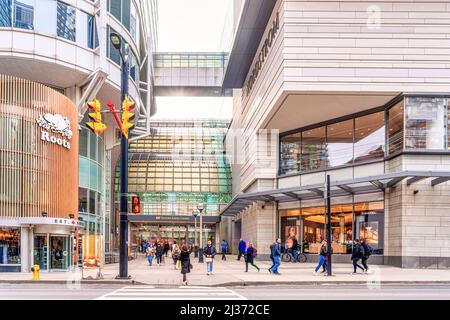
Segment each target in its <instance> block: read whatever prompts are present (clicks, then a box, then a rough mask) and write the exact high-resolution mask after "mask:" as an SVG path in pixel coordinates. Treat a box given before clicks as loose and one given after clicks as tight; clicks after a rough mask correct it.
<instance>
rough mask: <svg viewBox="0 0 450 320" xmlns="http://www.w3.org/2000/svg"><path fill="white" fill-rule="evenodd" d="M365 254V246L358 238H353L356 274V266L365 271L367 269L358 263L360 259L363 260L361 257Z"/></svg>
mask: <svg viewBox="0 0 450 320" xmlns="http://www.w3.org/2000/svg"><path fill="white" fill-rule="evenodd" d="M363 256H364V248H363V246H362V245H361V244H360V243H359V240H358V239H355V240H353V252H352V258H351V259H352V262H353V273H352V274H356V273H357V272H356V268H360V269H361V270H362V271H363V272H365V269H364V268H363V267H362V266H361V265H359V264H358V261H359V260H361V258H362V257H363Z"/></svg>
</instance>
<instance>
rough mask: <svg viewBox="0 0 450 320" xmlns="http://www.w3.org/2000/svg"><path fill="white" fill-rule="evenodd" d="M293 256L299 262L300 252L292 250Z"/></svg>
mask: <svg viewBox="0 0 450 320" xmlns="http://www.w3.org/2000/svg"><path fill="white" fill-rule="evenodd" d="M292 256H293V257H294V260H295V261H297V259H298V250H292Z"/></svg>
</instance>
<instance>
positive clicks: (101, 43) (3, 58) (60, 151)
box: [0, 0, 157, 272]
mask: <svg viewBox="0 0 450 320" xmlns="http://www.w3.org/2000/svg"><path fill="white" fill-rule="evenodd" d="M156 11H157V4H156V0H151V1H136V0H108V1H92V0H78V1H72V0H67V1H59V0H21V1H18V0H0V74H2V86H3V87H2V89H1V90H2V91H1V92H2V94H3V95H5V96H2V100H1V101H0V103H1V109H0V114H1V116H2V117H3V118H2V121H4V122H3V123H2V125H1V127H0V130H6V131H2V137H1V138H0V139H2V140H1V141H2V144H1V145H0V149H1V158H0V171H1V172H2V173H1V174H2V176H1V179H0V184H2V187H0V217H2V218H0V247H1V248H2V249H1V250H2V251H1V252H0V253H1V257H2V258H1V259H0V271H20V270H22V271H28V272H29V271H30V266H31V265H33V264H34V263H37V264H39V265H40V266H41V270H49V271H52V270H57V269H58V270H68V269H69V267H70V266H71V265H76V264H83V265H84V266H85V267H98V266H99V265H100V263H101V262H102V261H103V260H106V263H108V262H111V261H114V260H112V259H111V257H113V256H114V255H113V254H112V253H113V252H114V251H115V248H114V246H113V245H112V243H114V241H113V239H112V238H113V237H114V230H111V228H112V227H113V226H112V224H111V215H112V213H111V207H110V203H111V201H110V199H111V198H113V197H111V194H112V192H113V188H114V186H113V183H112V182H111V174H110V171H111V169H110V168H111V163H113V161H115V157H117V152H114V151H115V150H117V149H119V147H118V145H119V143H120V138H119V137H120V135H119V134H118V129H117V127H116V124H115V121H114V119H113V117H112V116H110V115H105V116H104V119H103V120H104V122H106V124H107V126H108V130H107V131H106V132H105V133H104V134H103V135H102V136H96V135H94V134H92V133H91V132H90V131H89V130H88V129H87V128H86V126H85V123H86V121H87V109H88V108H87V105H86V102H87V101H89V100H92V99H93V98H95V97H96V98H98V99H99V100H100V101H101V102H102V105H103V107H104V108H105V109H106V108H107V107H106V103H107V101H109V100H112V101H113V102H114V104H115V105H116V106H120V80H121V64H122V62H121V58H120V55H119V52H118V50H117V49H115V48H114V47H113V46H112V45H111V43H110V34H111V33H112V32H115V33H117V34H119V36H120V37H121V38H122V40H123V41H122V43H123V44H124V45H123V49H125V44H127V45H128V48H129V57H130V61H129V62H130V78H129V95H130V97H131V98H132V99H133V101H135V102H136V109H135V114H136V129H135V130H134V131H133V133H134V134H136V135H140V134H146V133H148V128H149V127H148V121H149V119H150V115H151V114H152V113H153V112H154V106H155V103H154V97H153V90H152V85H153V59H152V52H153V50H154V49H155V47H156V43H157V36H156V31H157V30H156V29H157V13H156ZM3 75H4V76H3ZM8 76H12V77H14V78H8ZM5 79H6V80H5ZM11 79H13V80H11ZM5 86H8V88H7V90H8V91H5V90H6V89H5V88H6V87H5ZM11 88H12V89H11ZM11 90H12V91H11ZM36 95H38V96H36ZM58 99H59V100H58ZM16 109H17V110H16ZM39 116H42V117H43V119H44V120H45V121H46V120H47V119H51V118H52V117H53V118H55V117H56V118H57V119H59V120H60V116H61V117H63V118H67V119H68V121H70V125H71V132H72V134H73V136H72V137H71V139H70V141H69V139H68V137H65V138H64V137H63V136H61V134H54V133H55V132H48V130H47V131H45V132H48V136H47V135H45V136H44V139H45V141H44V140H42V139H41V136H39V137H37V136H36V135H37V134H40V131H39V132H38V127H37V126H38V125H39V123H38V122H36V121H37V117H39ZM44 120H42V121H41V122H40V123H42V125H46V124H45V122H44ZM10 123H12V124H11V125H10ZM25 126H28V127H27V129H26V130H27V131H23V130H25V129H22V128H25ZM46 126H47V127H48V128H52V127H49V125H48V124H47V125H46ZM21 130H22V131H21ZM17 131H18V132H17ZM54 138H56V139H57V140H56V145H55V144H54V143H53V141H52V139H54ZM58 139H59V140H58ZM49 140H50V141H49ZM59 141H60V142H61V145H60V144H59ZM28 142H29V143H30V146H29V148H32V149H33V150H37V151H39V152H37V153H36V156H35V158H33V153H34V152H33V150H26V148H27V147H28V145H27V143H28ZM68 144H70V150H69V149H68V147H67V145H68ZM41 145H42V146H41ZM44 147H45V148H44ZM22 149H23V150H22ZM74 156H75V157H76V161H75V163H76V166H75V167H73V163H72V162H73V159H72V157H74ZM27 157H28V158H29V159H28V158H27ZM69 159H70V161H69ZM25 161H27V162H25ZM28 161H29V162H28ZM20 163H23V164H20ZM19 164H20V165H19ZM63 165H64V166H65V167H64V168H63V167H62V166H63ZM22 167H23V169H20V168H22ZM27 168H29V169H27ZM62 173H64V178H61V176H60V175H61V174H62ZM72 175H75V176H72ZM5 177H6V178H5ZM67 177H69V178H70V179H67ZM44 178H45V179H44ZM69 184H70V185H69ZM29 187H32V190H33V195H32V196H33V197H31V198H27V197H30V195H29V190H28V189H27V188H29ZM27 190H28V191H27ZM10 192H13V194H12V195H11V194H10ZM41 193H42V195H41ZM48 197H51V198H48ZM21 203H23V204H21ZM69 214H70V217H72V215H73V217H74V218H73V221H74V222H75V224H76V225H77V226H78V227H77V230H76V232H75V234H76V233H78V236H74V237H73V239H72V238H70V237H69V240H67V236H70V235H71V234H72V233H73V232H74V231H75V229H74V227H72V225H71V226H70V228H69V226H68V224H69V223H71V222H72V220H70V217H69ZM4 217H7V219H6V220H5V219H3V218H4ZM10 218H14V219H13V220H11V219H10ZM53 218H60V219H61V220H58V222H57V221H56V220H53ZM17 219H18V220H17ZM30 219H31V220H30ZM36 219H37V220H36ZM64 219H69V220H67V221H66V220H64ZM22 220H23V221H26V222H27V226H28V227H29V229H26V230H34V231H25V229H24V227H23V224H22V222H23V221H22ZM59 221H61V223H62V225H61V223H60V222H59ZM28 227H27V228H28ZM60 236H63V237H66V238H58V237H60ZM53 239H55V240H53ZM55 246H56V247H58V248H60V249H61V247H64V249H62V252H63V253H64V252H66V253H67V255H65V256H64V258H63V259H59V260H61V261H62V262H61V263H59V262H58V263H57V264H53V262H52V261H54V260H55V258H54V257H55V252H56V251H54V247H55ZM66 248H67V249H66ZM58 256H59V254H58ZM39 257H40V258H39ZM104 257H105V259H103V258H104Z"/></svg>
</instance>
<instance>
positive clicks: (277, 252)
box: [269, 238, 281, 275]
mask: <svg viewBox="0 0 450 320" xmlns="http://www.w3.org/2000/svg"><path fill="white" fill-rule="evenodd" d="M272 256H273V267H272V268H270V269H269V272H270V273H273V274H277V275H281V273H279V272H278V268H279V267H280V265H281V258H280V257H281V239H280V238H278V239H277V240H276V241H275V243H274V245H273V249H272Z"/></svg>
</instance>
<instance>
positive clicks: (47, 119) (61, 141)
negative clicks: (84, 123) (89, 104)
mask: <svg viewBox="0 0 450 320" xmlns="http://www.w3.org/2000/svg"><path fill="white" fill-rule="evenodd" d="M36 122H37V123H38V125H39V126H40V127H41V128H42V130H41V140H42V141H47V142H50V143H54V144H57V145H60V146H62V147H64V148H66V149H68V150H70V142H69V140H70V139H72V136H73V133H72V130H70V121H69V119H68V118H67V117H63V116H62V115H59V114H50V113H46V114H44V115H43V116H42V115H41V116H39V117H38V118H37V120H36ZM52 133H57V134H60V135H61V136H62V137H56V136H54V135H52Z"/></svg>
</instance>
